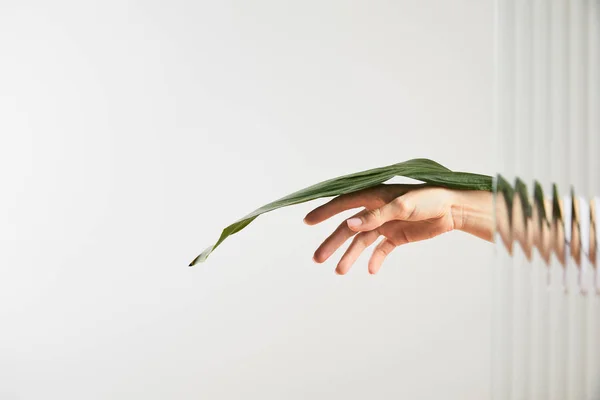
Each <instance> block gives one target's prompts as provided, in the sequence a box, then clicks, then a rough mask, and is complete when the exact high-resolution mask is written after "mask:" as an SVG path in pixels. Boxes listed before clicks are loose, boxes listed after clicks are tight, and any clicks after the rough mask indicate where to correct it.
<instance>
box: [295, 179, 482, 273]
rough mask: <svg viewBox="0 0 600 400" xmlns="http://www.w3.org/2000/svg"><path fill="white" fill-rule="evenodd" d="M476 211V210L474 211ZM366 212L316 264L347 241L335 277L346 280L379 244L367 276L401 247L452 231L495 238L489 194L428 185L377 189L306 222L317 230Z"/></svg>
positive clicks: (333, 204)
mask: <svg viewBox="0 0 600 400" xmlns="http://www.w3.org/2000/svg"><path fill="white" fill-rule="evenodd" d="M473 205H475V206H473ZM358 207H364V208H365V209H364V210H363V211H361V212H359V213H357V214H355V215H354V216H353V217H351V218H350V219H348V220H346V221H344V222H342V223H341V224H340V225H339V226H338V228H337V229H336V230H335V231H334V232H333V233H332V234H331V235H330V236H329V237H328V238H327V239H325V241H324V242H323V243H322V244H321V246H319V248H318V249H317V250H316V252H315V254H314V257H313V259H314V260H315V262H318V263H322V262H325V261H326V260H327V259H328V258H329V257H331V255H332V254H333V253H334V252H335V251H336V250H337V249H338V248H339V247H340V246H341V245H342V244H344V242H346V240H348V239H349V238H351V237H353V236H354V239H353V241H352V243H351V244H350V246H349V247H348V249H347V250H346V252H345V253H344V255H343V256H342V258H341V259H340V261H339V263H338V265H337V268H336V273H338V274H340V275H343V274H345V273H347V272H348V270H350V267H351V266H352V265H353V264H354V262H355V261H356V260H357V259H358V257H359V256H360V254H361V253H362V252H363V251H364V250H365V249H366V248H367V247H369V246H370V245H372V244H373V243H375V241H376V240H377V239H378V238H379V236H383V237H384V239H383V240H382V241H381V242H380V243H379V244H378V245H377V246H376V247H375V249H374V250H373V254H372V255H371V259H370V260H369V267H368V268H369V273H371V274H375V273H377V271H379V269H380V268H381V265H382V263H383V261H384V260H385V258H386V257H387V256H388V255H389V254H390V253H391V252H392V251H393V250H394V249H395V248H396V247H398V246H401V245H403V244H406V243H412V242H417V241H420V240H425V239H431V238H434V237H436V236H438V235H441V234H442V233H445V232H449V231H451V230H453V229H461V230H466V231H467V232H469V233H472V234H474V235H476V236H479V237H481V238H484V239H486V240H489V241H491V240H492V236H493V214H492V198H491V194H490V193H486V192H473V191H458V190H450V189H444V188H435V187H427V186H424V185H379V186H376V187H373V188H369V189H365V190H361V191H358V192H354V193H350V194H346V195H342V196H338V197H336V198H334V199H333V200H331V201H330V202H328V203H326V204H324V205H322V206H320V207H318V208H316V209H314V210H313V211H311V212H310V213H309V214H308V215H307V216H306V217H305V219H304V221H305V222H306V223H307V224H308V225H315V224H318V223H320V222H322V221H325V220H326V219H328V218H330V217H332V216H334V215H337V214H339V213H341V212H343V211H346V210H349V209H352V208H358Z"/></svg>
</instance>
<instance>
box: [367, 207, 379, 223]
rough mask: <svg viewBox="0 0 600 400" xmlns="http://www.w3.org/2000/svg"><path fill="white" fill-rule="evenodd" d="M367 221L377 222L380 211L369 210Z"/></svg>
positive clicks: (376, 209) (375, 209) (377, 209)
mask: <svg viewBox="0 0 600 400" xmlns="http://www.w3.org/2000/svg"><path fill="white" fill-rule="evenodd" d="M366 217H367V220H368V221H370V220H375V221H379V220H380V219H381V210H380V209H379V208H374V209H372V210H369V211H368V212H367V215H366Z"/></svg>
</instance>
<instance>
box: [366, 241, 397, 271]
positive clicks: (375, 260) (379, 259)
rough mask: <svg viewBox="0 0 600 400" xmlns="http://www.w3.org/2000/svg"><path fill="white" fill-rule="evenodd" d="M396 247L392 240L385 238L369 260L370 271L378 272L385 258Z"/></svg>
mask: <svg viewBox="0 0 600 400" xmlns="http://www.w3.org/2000/svg"><path fill="white" fill-rule="evenodd" d="M395 248H396V245H395V244H393V243H392V242H390V241H389V240H388V239H383V240H382V241H381V242H380V243H379V244H378V245H377V247H375V250H373V254H372V255H371V259H370V260H369V273H370V274H376V273H377V272H378V271H379V269H380V268H381V265H382V264H383V261H384V260H385V258H386V257H387V256H388V255H389V254H390V253H391V252H392V251H393V250H394V249H395Z"/></svg>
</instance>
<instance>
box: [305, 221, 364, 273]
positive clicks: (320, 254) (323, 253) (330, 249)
mask: <svg viewBox="0 0 600 400" xmlns="http://www.w3.org/2000/svg"><path fill="white" fill-rule="evenodd" d="M363 212H364V211H361V212H359V213H357V214H355V216H358V215H360V214H361V213H363ZM354 235H356V232H354V231H353V230H351V229H350V228H349V227H348V224H346V221H344V222H342V223H341V224H340V225H339V226H338V227H337V228H336V229H335V231H333V233H332V234H331V235H329V236H328V237H327V239H325V240H324V241H323V243H321V245H320V246H319V248H318V249H317V250H316V251H315V254H314V256H313V260H315V262H317V263H322V262H325V261H327V259H328V258H329V257H331V255H332V254H333V253H335V251H336V250H337V249H339V248H340V246H341V245H343V244H344V243H345V242H346V240H348V239H350V238H351V237H352V236H354Z"/></svg>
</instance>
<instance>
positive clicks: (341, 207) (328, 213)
mask: <svg viewBox="0 0 600 400" xmlns="http://www.w3.org/2000/svg"><path fill="white" fill-rule="evenodd" d="M381 190H382V189H381V188H380V187H377V186H376V187H372V188H369V189H364V190H359V191H357V192H353V193H348V194H343V195H341V196H338V197H335V198H334V199H332V200H330V201H329V202H327V203H325V204H323V205H322V206H319V207H317V208H315V209H314V210H312V211H311V212H309V213H308V214H307V215H306V217H304V222H305V223H306V224H308V225H316V224H318V223H320V222H323V221H325V220H327V219H329V218H331V217H333V216H334V215H337V214H339V213H341V212H344V211H346V210H351V209H353V208H358V207H366V208H374V207H379V206H381V205H382V204H381V203H383V200H382V199H381V197H380V196H379V191H381Z"/></svg>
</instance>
